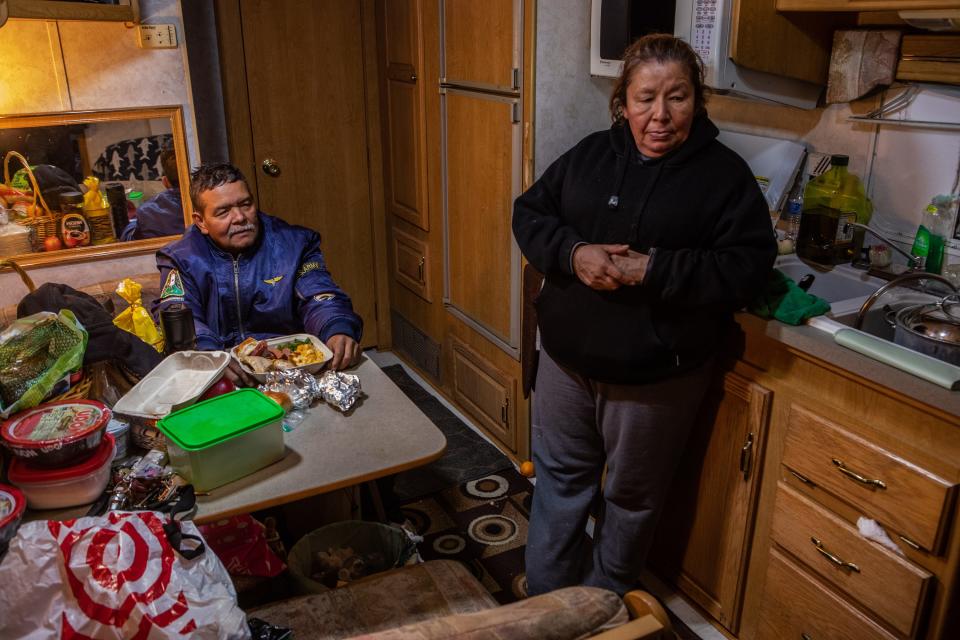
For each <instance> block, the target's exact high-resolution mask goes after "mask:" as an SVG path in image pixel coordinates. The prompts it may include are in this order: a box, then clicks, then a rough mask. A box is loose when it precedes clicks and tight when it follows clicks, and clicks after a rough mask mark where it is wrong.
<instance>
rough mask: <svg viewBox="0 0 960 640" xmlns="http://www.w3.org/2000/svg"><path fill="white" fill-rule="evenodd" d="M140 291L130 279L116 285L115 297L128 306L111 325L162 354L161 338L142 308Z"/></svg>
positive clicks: (147, 313)
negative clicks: (128, 304)
mask: <svg viewBox="0 0 960 640" xmlns="http://www.w3.org/2000/svg"><path fill="white" fill-rule="evenodd" d="M141 289H142V287H141V286H140V283H138V282H136V281H134V280H131V279H130V278H124V279H123V281H121V282H120V284H118V285H117V295H119V296H120V297H121V298H123V299H124V300H126V301H127V302H129V303H130V306H129V307H127V308H126V309H124V310H123V311H121V312H120V314H119V315H118V316H117V317H116V318H114V319H113V324H115V325H117V326H118V327H119V328H121V329H123V330H124V331H126V332H128V333H132V334H133V335H135V336H137V337H138V338H140V339H141V340H143V341H144V342H146V343H147V344H148V345H150V346H151V347H153V348H154V349H156V350H157V351H159V352H160V353H163V336H162V335H161V334H160V331H158V330H157V325H156V324H154V322H153V318H152V317H151V316H150V312H148V311H147V310H146V309H144V308H143V302H142V301H141V300H140V290H141Z"/></svg>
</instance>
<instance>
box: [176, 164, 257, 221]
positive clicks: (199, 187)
mask: <svg viewBox="0 0 960 640" xmlns="http://www.w3.org/2000/svg"><path fill="white" fill-rule="evenodd" d="M238 181H239V182H242V183H243V184H245V185H246V186H247V190H249V189H250V185H249V184H248V183H247V179H246V178H244V177H243V174H242V173H241V172H240V169H237V168H236V167H235V166H233V165H232V164H229V163H226V162H218V163H215V164H202V165H200V166H199V167H197V168H196V169H194V170H193V173H191V174H190V202H192V203H193V210H194V211H196V212H197V213H201V214H202V212H203V206H202V205H201V204H200V195H201V194H202V193H203V192H204V191H210V190H211V189H216V188H217V187H219V186H221V185H225V184H230V183H233V182H238Z"/></svg>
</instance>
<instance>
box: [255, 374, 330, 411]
mask: <svg viewBox="0 0 960 640" xmlns="http://www.w3.org/2000/svg"><path fill="white" fill-rule="evenodd" d="M266 376H267V380H266V382H264V383H263V384H262V385H260V386H259V387H257V389H259V390H260V391H262V392H264V393H266V392H268V391H270V392H278V393H285V394H287V396H289V397H290V401H291V403H293V406H294V408H296V409H306V408H307V407H309V406H310V405H311V404H312V403H313V401H314V399H316V398H319V397H321V396H322V392H321V388H320V383H319V382H318V381H317V379H316V378H315V377H314V376H313V375H311V374H309V373H307V372H306V371H304V370H302V369H285V370H283V371H270V372H268V373H267V374H266Z"/></svg>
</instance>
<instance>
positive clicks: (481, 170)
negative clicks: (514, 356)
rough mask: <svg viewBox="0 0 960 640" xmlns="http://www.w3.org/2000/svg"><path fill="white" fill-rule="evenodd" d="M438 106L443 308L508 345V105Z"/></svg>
mask: <svg viewBox="0 0 960 640" xmlns="http://www.w3.org/2000/svg"><path fill="white" fill-rule="evenodd" d="M443 98H444V101H445V115H446V132H447V137H446V149H445V159H446V185H447V261H448V262H447V268H448V273H447V278H448V286H449V288H448V295H449V301H450V304H452V305H453V306H454V307H456V308H457V309H459V310H460V311H461V312H463V313H464V314H465V315H467V316H468V317H470V318H471V319H473V320H475V321H476V322H477V323H479V324H480V325H482V326H483V327H484V328H486V329H487V330H489V331H490V332H491V333H493V334H494V335H496V336H497V337H499V338H501V339H502V340H503V341H504V342H511V341H512V339H513V336H512V335H511V328H512V326H511V320H512V317H513V300H512V287H513V286H515V284H516V283H515V282H514V280H515V279H516V278H517V277H518V275H519V274H517V273H515V272H514V270H513V255H512V247H513V235H512V230H511V226H510V219H511V215H512V211H513V199H514V197H515V196H516V195H517V194H516V193H515V191H514V189H515V186H514V185H515V184H516V183H517V181H518V178H519V176H518V175H517V171H518V169H519V168H518V164H519V158H517V156H516V153H515V139H516V133H517V131H516V127H518V126H519V125H518V124H513V123H512V118H513V106H514V103H515V100H512V99H507V98H500V97H498V96H492V95H487V94H479V93H466V92H462V91H455V90H447V92H446V95H445V96H444V97H443ZM514 346H516V345H514Z"/></svg>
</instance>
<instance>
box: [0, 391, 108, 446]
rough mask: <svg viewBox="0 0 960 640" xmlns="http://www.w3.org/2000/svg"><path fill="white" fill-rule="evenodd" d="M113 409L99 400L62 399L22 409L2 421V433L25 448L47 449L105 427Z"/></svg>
mask: <svg viewBox="0 0 960 640" xmlns="http://www.w3.org/2000/svg"><path fill="white" fill-rule="evenodd" d="M110 416H111V411H110V410H109V409H107V407H106V406H105V405H104V404H103V403H100V402H97V401H96V400H61V401H59V402H48V403H47V404H44V405H40V406H39V407H36V408H34V409H29V410H27V411H22V412H20V413H18V414H17V415H15V416H14V417H12V418H10V419H9V420H7V421H6V422H4V423H3V426H2V427H0V437H2V438H3V439H4V440H6V441H7V442H8V443H10V444H11V445H13V446H16V447H20V448H23V449H40V450H48V449H49V448H51V447H57V446H61V447H62V446H64V445H67V444H70V443H71V442H75V441H77V440H82V439H83V438H86V437H87V436H89V435H90V434H91V433H94V432H96V431H98V430H100V429H103V428H104V427H105V426H106V425H107V423H108V422H109V421H110Z"/></svg>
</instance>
